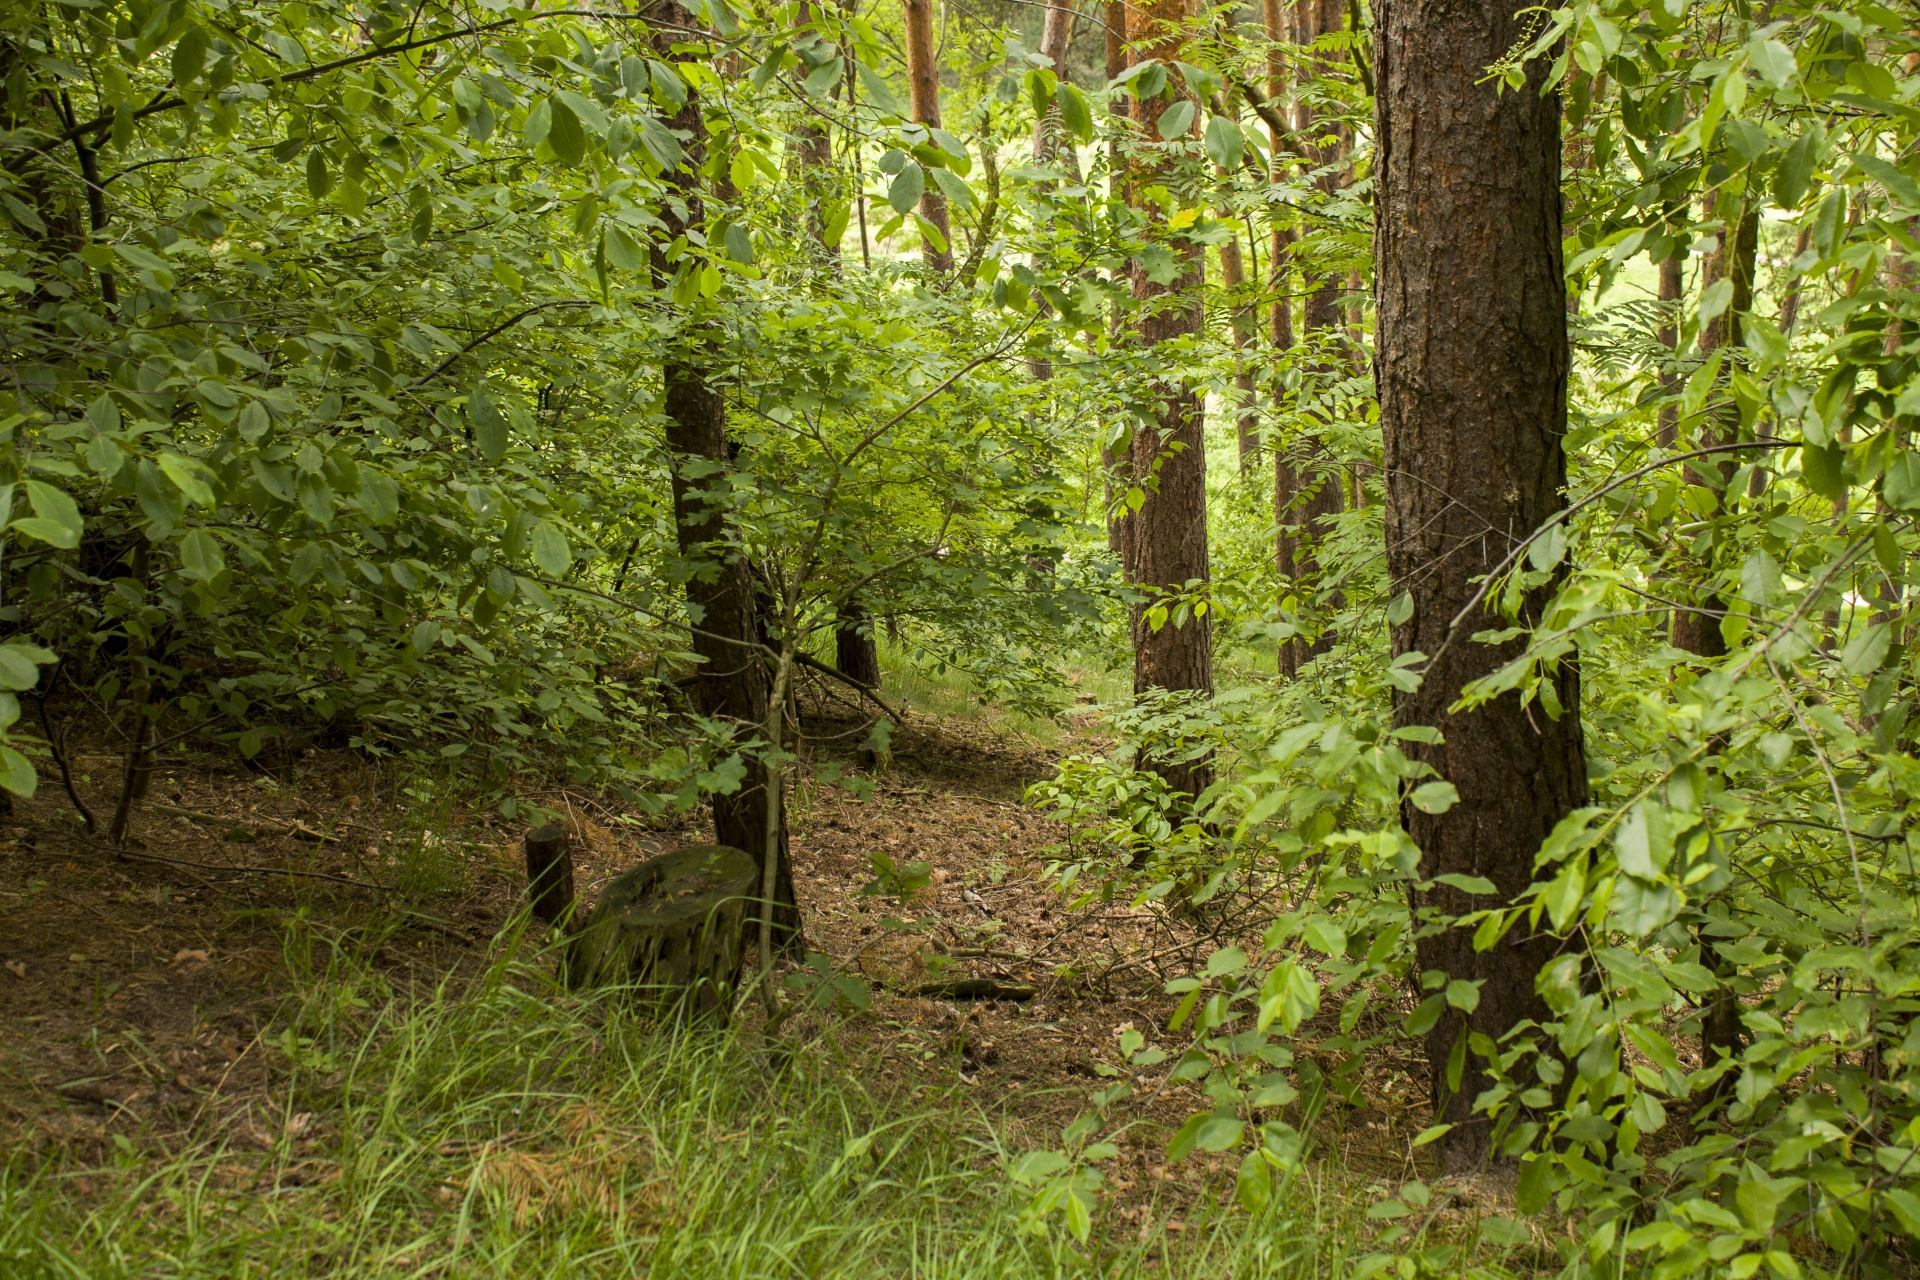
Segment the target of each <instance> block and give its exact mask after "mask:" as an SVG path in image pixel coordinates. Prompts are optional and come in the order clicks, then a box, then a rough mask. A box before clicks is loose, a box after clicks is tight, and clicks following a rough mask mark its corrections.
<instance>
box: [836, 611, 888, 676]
mask: <svg viewBox="0 0 1920 1280" xmlns="http://www.w3.org/2000/svg"><path fill="white" fill-rule="evenodd" d="M833 667H834V670H836V671H838V672H839V673H840V674H841V675H843V676H848V677H850V678H852V679H854V680H858V681H859V682H860V683H861V684H864V685H868V686H870V687H872V688H875V689H878V688H879V687H880V649H879V647H878V646H877V645H875V644H874V642H873V622H872V619H870V618H869V617H868V616H867V611H866V610H865V609H863V608H861V607H860V606H859V605H858V604H851V605H848V606H847V608H846V610H845V612H843V613H842V614H841V616H840V622H839V625H838V626H836V627H835V628H834V630H833Z"/></svg>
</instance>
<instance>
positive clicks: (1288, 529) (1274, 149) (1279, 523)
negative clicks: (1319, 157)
mask: <svg viewBox="0 0 1920 1280" xmlns="http://www.w3.org/2000/svg"><path fill="white" fill-rule="evenodd" d="M1261 12H1262V16H1263V17H1264V18H1265V20H1266V26H1267V41H1268V45H1267V95H1268V97H1269V98H1271V99H1272V100H1273V101H1274V102H1275V103H1276V104H1278V103H1282V102H1283V100H1284V98H1285V95H1286V92H1287V66H1286V55H1285V53H1284V52H1283V51H1282V46H1283V45H1289V44H1292V43H1293V42H1294V29H1293V14H1292V12H1291V10H1290V9H1289V8H1288V5H1287V0H1263V3H1262V10H1261ZM1289 123H1293V124H1298V120H1297V119H1292V120H1290V121H1289ZM1267 132H1268V139H1269V142H1270V144H1271V149H1270V151H1269V153H1268V154H1269V156H1270V157H1271V160H1270V168H1269V170H1268V178H1269V180H1270V181H1271V182H1273V183H1276V184H1278V183H1280V182H1282V181H1284V180H1285V178H1286V166H1285V164H1284V163H1283V162H1282V161H1281V159H1280V156H1281V142H1282V135H1281V133H1280V131H1279V129H1278V128H1276V127H1273V126H1271V125H1270V126H1269V127H1268V131H1267ZM1270 256H1271V259H1272V261H1271V262H1270V264H1269V266H1268V269H1267V270H1268V277H1269V280H1270V290H1271V292H1272V294H1273V315H1272V317H1271V322H1270V329H1269V332H1270V336H1271V338H1272V341H1273V353H1274V357H1275V362H1274V363H1275V369H1274V372H1275V377H1274V381H1273V398H1274V404H1275V406H1276V407H1278V406H1279V404H1280V402H1281V401H1282V400H1284V399H1285V398H1286V395H1287V391H1286V388H1285V387H1283V386H1282V385H1281V383H1280V379H1279V376H1278V375H1279V359H1280V357H1281V356H1282V355H1283V353H1285V352H1288V351H1291V350H1293V342H1294V339H1293V334H1294V328H1293V227H1292V224H1291V223H1288V222H1285V221H1282V220H1281V218H1280V217H1279V216H1277V215H1276V217H1275V218H1274V224H1273V241H1272V246H1271V250H1270ZM1269 443H1270V444H1271V445H1272V452H1273V521H1274V545H1273V554H1274V565H1275V568H1276V569H1278V571H1279V574H1280V580H1281V582H1283V583H1285V582H1288V581H1290V580H1291V579H1292V577H1293V558H1294V544H1295V541H1296V539H1295V537H1294V525H1293V522H1294V518H1295V517H1294V511H1293V504H1294V499H1295V498H1296V497H1297V496H1298V494H1299V490H1300V477H1299V473H1298V472H1297V471H1295V470H1294V466H1293V461H1292V459H1291V458H1290V457H1288V451H1287V450H1286V449H1285V448H1283V447H1281V445H1280V443H1279V441H1277V440H1276V441H1271V442H1269ZM1296 657H1297V654H1296V649H1295V645H1294V643H1293V641H1291V640H1282V641H1281V642H1280V652H1279V664H1280V674H1281V675H1283V676H1288V677H1292V676H1293V675H1295V674H1297V673H1298V670H1299V664H1298V663H1297V661H1296Z"/></svg>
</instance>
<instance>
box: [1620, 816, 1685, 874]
mask: <svg viewBox="0 0 1920 1280" xmlns="http://www.w3.org/2000/svg"><path fill="white" fill-rule="evenodd" d="M1613 852H1614V858H1615V860H1616V861H1618V862H1619V864H1620V869H1621V870H1622V871H1624V872H1626V873H1627V874H1628V875H1630V876H1639V877H1640V878H1641V879H1643V880H1651V879H1653V878H1654V877H1656V876H1658V875H1659V874H1660V873H1661V872H1663V871H1665V870H1666V868H1667V863H1668V862H1670V861H1672V859H1673V828H1672V826H1671V824H1670V823H1669V822H1668V821H1667V811H1666V810H1665V809H1663V808H1661V807H1660V806H1659V805H1657V804H1655V803H1654V802H1653V801H1652V800H1642V801H1640V802H1639V803H1638V804H1636V805H1634V806H1633V808H1632V810H1631V811H1629V812H1628V814H1627V816H1626V817H1625V818H1624V819H1622V820H1621V822H1620V827H1619V829H1618V830H1617V831H1616V832H1615V833H1614V837H1613Z"/></svg>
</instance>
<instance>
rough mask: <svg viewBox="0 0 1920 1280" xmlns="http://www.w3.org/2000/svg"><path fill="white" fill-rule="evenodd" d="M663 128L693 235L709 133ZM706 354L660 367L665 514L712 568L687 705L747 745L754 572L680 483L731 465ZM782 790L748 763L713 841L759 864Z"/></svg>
mask: <svg viewBox="0 0 1920 1280" xmlns="http://www.w3.org/2000/svg"><path fill="white" fill-rule="evenodd" d="M651 12H652V13H653V14H654V15H655V16H657V17H659V18H660V19H661V20H662V21H663V23H664V24H665V30H666V31H667V32H669V33H670V32H672V31H673V30H674V29H675V28H687V27H691V26H692V25H693V18H692V15H691V14H689V13H688V12H687V10H686V9H685V8H683V7H682V6H681V5H679V4H678V3H673V2H671V0H669V2H668V3H664V4H659V5H656V6H655V7H654V8H653V10H652V11H651ZM676 38H678V37H675V36H671V35H662V36H661V37H660V38H659V40H658V41H657V43H656V48H657V49H658V50H659V53H660V56H661V57H662V58H665V57H666V56H667V54H668V45H669V44H670V43H671V41H672V40H673V39H676ZM668 127H670V128H672V129H674V130H676V131H679V132H680V134H681V136H682V137H683V138H686V139H687V142H686V151H687V159H686V164H685V167H684V168H682V169H680V170H678V171H676V172H675V173H673V174H669V175H667V177H666V181H667V182H669V183H670V184H672V185H673V186H676V187H678V188H679V190H680V192H681V194H682V195H683V196H684V197H685V208H686V214H685V218H684V220H683V219H682V218H681V217H680V215H678V214H677V213H675V212H674V207H673V204H672V203H671V202H663V204H662V206H661V216H662V219H663V220H664V221H665V222H666V223H667V231H668V238H669V239H670V238H671V237H673V236H677V235H681V234H684V233H685V232H686V231H688V230H690V229H694V230H697V229H698V228H699V226H700V225H701V224H702V223H703V222H704V221H705V217H706V210H705V205H704V202H703V201H702V199H701V196H700V191H699V188H698V186H697V178H696V177H695V175H696V173H697V171H698V169H699V167H700V165H701V164H702V163H704V161H705V158H706V140H707V131H706V123H705V118H704V117H703V116H702V114H701V110H700V103H699V101H698V99H697V97H696V96H694V95H689V96H688V99H687V102H686V105H685V106H683V107H682V108H681V109H680V111H679V112H677V113H676V114H675V115H674V116H673V118H672V119H671V120H669V121H668ZM653 271H654V278H655V281H656V283H657V284H659V285H661V286H662V287H664V286H666V284H667V283H668V282H669V281H671V279H672V275H673V268H672V267H671V266H670V265H668V263H667V261H666V258H665V255H664V253H663V252H662V251H661V250H659V249H657V248H656V249H655V250H654V257H653ZM707 355H708V348H707V339H706V338H705V336H704V335H701V334H699V333H694V334H692V335H690V336H689V337H688V338H687V339H684V340H683V341H682V343H680V344H677V345H676V346H675V347H673V348H672V349H671V350H670V352H669V354H668V355H667V356H666V358H665V360H664V362H663V377H664V381H665V388H666V395H665V403H664V404H663V406H662V408H663V411H664V415H665V417H666V420H667V429H666V436H667V448H668V451H669V452H670V453H671V454H672V455H673V459H674V470H673V515H674V526H675V530H676V532H677V534H678V538H679V544H680V553H681V555H683V556H685V557H686V558H688V559H689V560H700V561H708V562H712V563H713V564H714V568H715V571H714V572H713V573H712V574H711V575H707V574H695V575H693V576H691V577H689V578H688V579H687V605H688V613H689V614H690V615H691V616H692V618H693V619H694V620H695V621H694V627H695V631H694V634H693V636H692V648H693V651H694V653H695V654H697V655H698V656H699V657H700V659H701V664H700V670H699V672H698V673H697V676H696V679H695V684H694V689H695V698H694V701H695V704H696V705H697V706H698V707H699V708H700V713H701V714H702V715H705V716H709V717H712V718H713V719H716V720H721V721H725V722H727V723H730V724H732V725H734V726H735V727H736V732H737V733H738V734H739V736H740V737H741V739H743V740H745V739H748V738H751V737H753V736H754V735H755V733H756V732H757V731H758V730H759V727H760V723H761V721H763V720H764V719H765V718H766V714H767V664H766V662H765V660H764V657H763V654H762V649H761V636H760V629H759V625H758V617H757V609H756V607H755V600H754V588H753V571H752V567H751V566H750V565H749V564H748V562H747V558H746V556H745V555H744V554H743V553H742V552H740V550H739V549H738V548H736V547H733V546H730V545H729V544H728V540H727V533H728V531H727V527H726V519H725V517H724V515H723V514H722V504H721V503H720V502H717V501H715V500H714V499H713V495H712V493H711V491H710V490H709V489H708V488H707V487H706V486H705V485H702V484H701V483H700V482H699V481H697V480H693V479H690V478H689V477H688V476H687V466H686V464H687V463H688V462H689V461H692V460H694V459H698V460H700V461H701V462H703V463H711V464H717V465H718V466H719V467H721V468H723V469H724V468H727V467H729V466H731V464H732V455H731V451H730V450H729V449H728V447H727V446H728V442H727V413H726V402H725V400H724V399H723V398H722V397H721V394H720V390H719V388H718V387H716V386H715V385H714V384H713V382H712V380H711V379H710V378H709V376H708V373H707V367H706V359H705V357H706V356H707ZM780 786H781V784H780V782H779V780H778V778H777V776H776V775H774V774H773V773H772V772H771V771H769V770H768V769H767V767H766V765H765V764H764V763H762V762H761V761H759V760H757V759H754V760H750V761H749V762H748V766H747V776H746V778H745V779H744V780H743V781H742V783H741V784H740V789H739V790H737V791H735V792H734V793H732V794H731V795H720V794H716V795H715V796H714V797H713V837H714V843H716V844H723V845H731V846H733V847H734V848H736V849H744V850H746V852H747V853H749V854H751V855H752V856H753V859H754V862H755V864H756V865H759V866H764V865H765V859H766V857H767V855H768V852H769V842H768V840H767V839H766V836H765V834H764V833H765V831H766V829H767V814H768V805H769V803H772V804H774V805H779V803H780V797H779V796H778V794H777V792H778V791H779V789H780ZM776 812H779V813H781V814H782V815H783V816H782V821H781V822H780V824H779V836H778V839H777V840H776V841H774V842H773V843H774V845H776V846H777V847H776V848H774V849H773V850H772V852H773V854H774V856H775V857H776V859H777V870H776V882H777V890H776V893H775V900H776V902H777V903H778V904H779V905H778V906H777V907H776V908H775V911H774V916H773V919H774V925H775V927H776V928H777V929H779V930H780V932H781V934H782V935H783V936H785V937H787V938H791V939H797V938H798V937H799V932H800V912H799V907H798V906H797V905H796V904H795V899H794V893H793V868H792V864H791V855H790V853H789V850H788V842H787V832H786V826H785V822H784V810H783V809H776Z"/></svg>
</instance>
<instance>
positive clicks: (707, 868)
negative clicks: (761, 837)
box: [567, 844, 760, 1017]
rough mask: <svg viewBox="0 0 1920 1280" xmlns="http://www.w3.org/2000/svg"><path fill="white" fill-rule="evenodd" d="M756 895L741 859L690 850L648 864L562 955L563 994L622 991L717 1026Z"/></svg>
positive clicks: (749, 864) (616, 888) (752, 873)
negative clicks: (710, 1018) (712, 1015)
mask: <svg viewBox="0 0 1920 1280" xmlns="http://www.w3.org/2000/svg"><path fill="white" fill-rule="evenodd" d="M759 893H760V869H759V868H758V867H757V866H755V865H754V861H753V859H752V857H750V856H749V855H748V854H747V853H746V852H745V851H744V850H740V849H735V848H732V847H730V846H728V845H719V844H702V845H689V846H687V847H685V848H680V849H674V850H672V851H670V852H668V853H663V854H661V855H660V856H659V857H657V858H650V859H648V860H647V861H646V862H643V863H641V864H640V865H639V866H637V867H635V868H634V869H633V870H631V871H629V872H627V873H626V874H625V875H622V876H620V877H619V878H617V879H615V880H613V881H612V882H611V883H609V884H608V885H607V887H606V888H605V889H603V890H601V893H600V898H599V901H598V902H596V903H595V904H594V908H593V914H592V915H591V916H590V917H588V919H587V921H586V923H585V924H584V925H583V926H581V928H580V931H579V932H578V933H577V934H576V935H575V936H574V939H573V941H572V943H571V944H569V946H568V948H567V982H568V985H570V986H573V987H575V988H579V987H589V986H606V985H622V986H626V985H630V986H632V987H634V988H635V989H636V991H637V992H638V993H639V994H640V996H641V998H642V999H644V1000H648V1001H652V1002H656V1003H658V1004H660V1005H661V1006H663V1007H673V1008H675V1009H677V1010H678V1011H680V1012H684V1013H709V1012H717V1013H718V1014H719V1015H720V1016H721V1017H725V1016H726V1013H727V1010H728V1008H729V1006H730V1005H731V1003H732V999H733V992H734V989H735V987H736V986H737V985H738V983H739V980H740V963H741V957H742V952H743V950H744V942H745V933H746V924H745V921H746V914H747V910H748V908H749V907H750V906H751V905H752V901H753V900H754V899H755V898H757V897H758V896H759Z"/></svg>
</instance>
